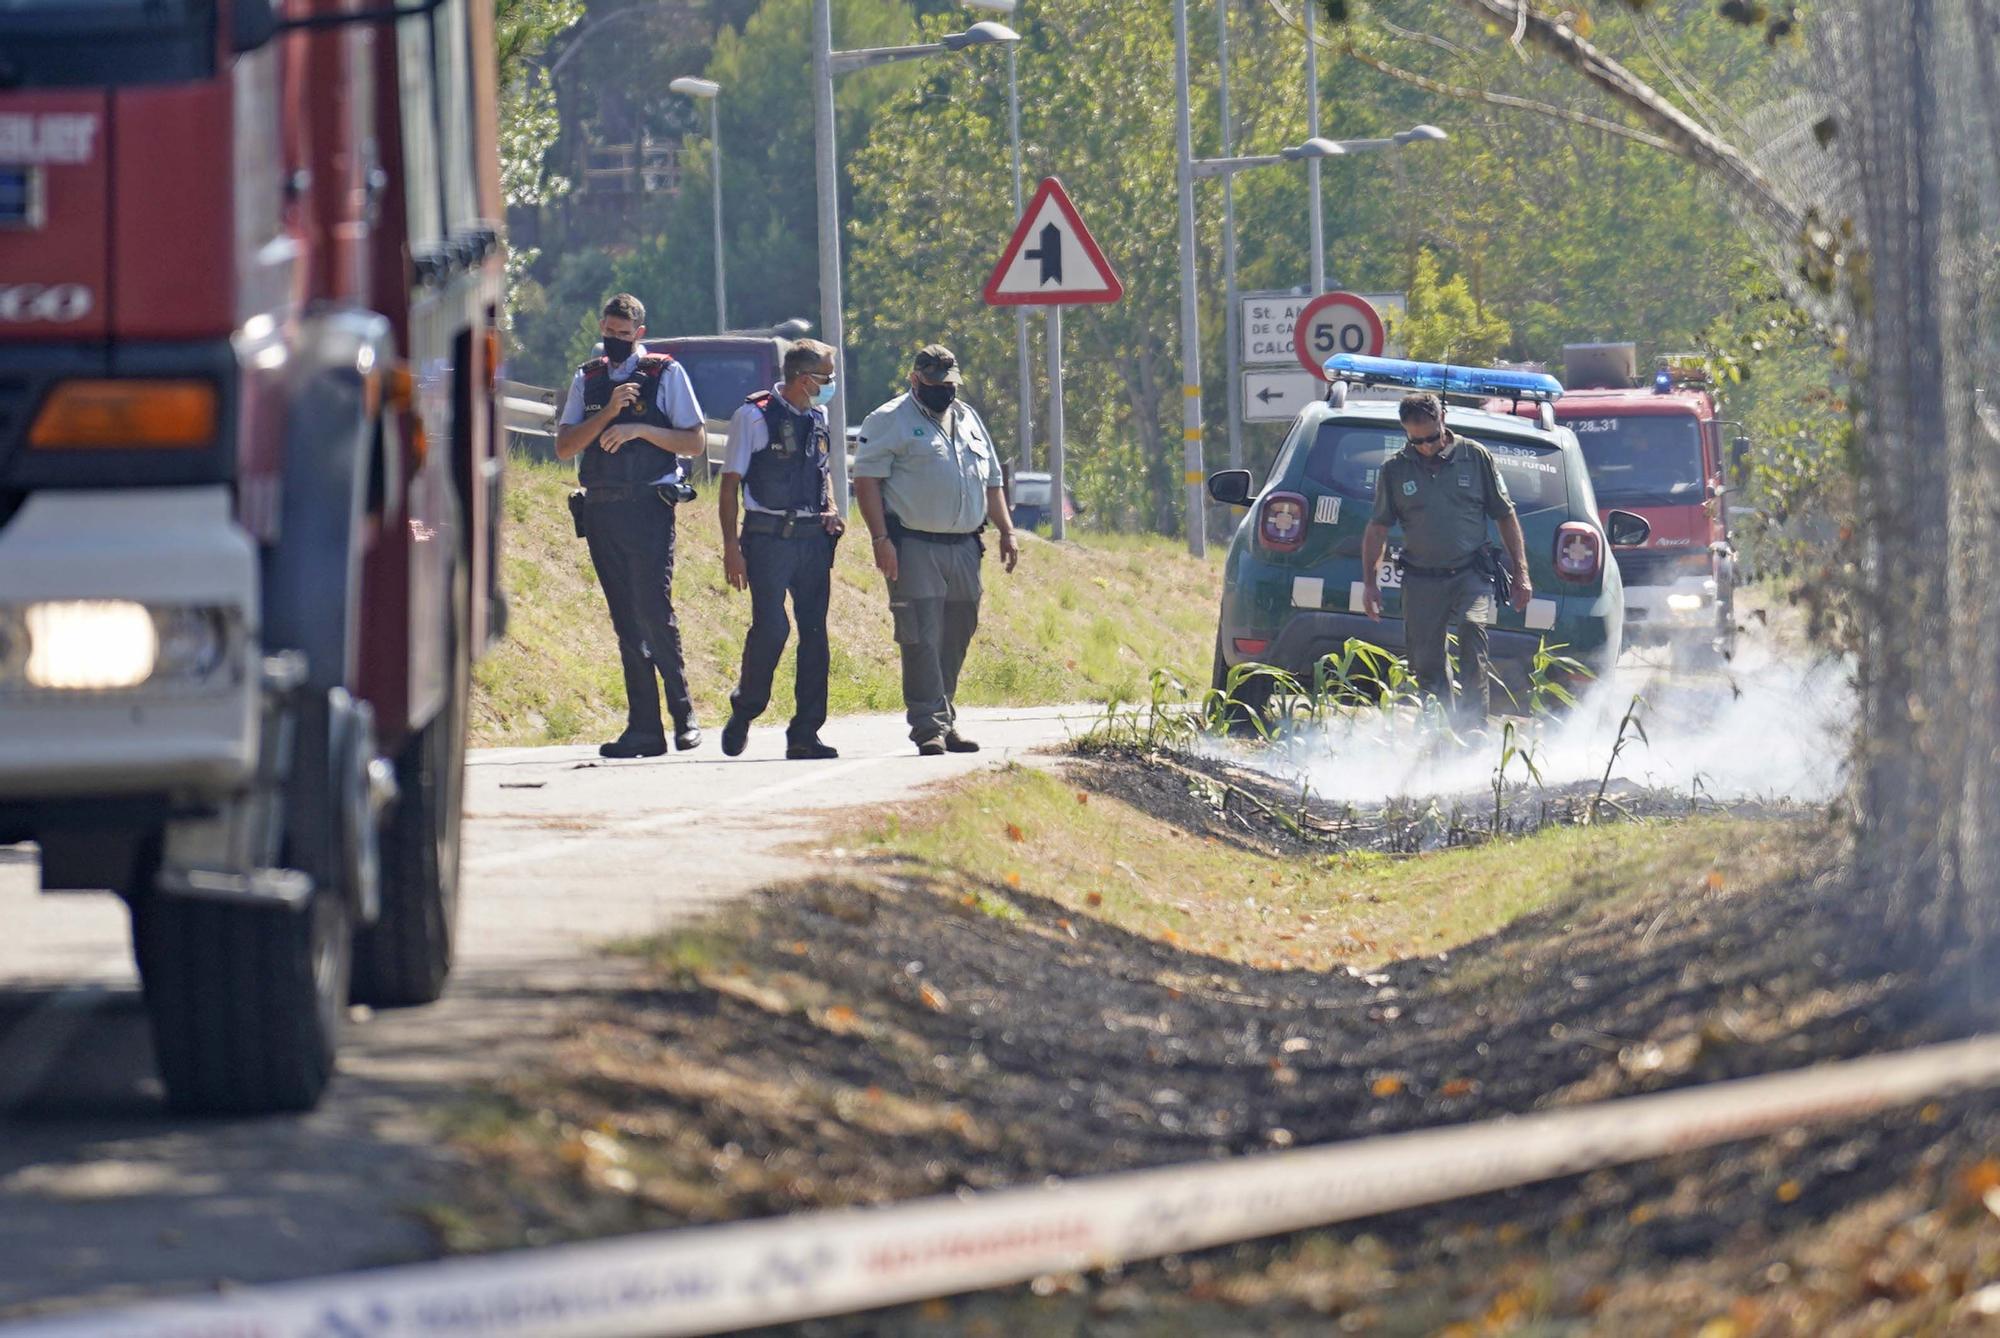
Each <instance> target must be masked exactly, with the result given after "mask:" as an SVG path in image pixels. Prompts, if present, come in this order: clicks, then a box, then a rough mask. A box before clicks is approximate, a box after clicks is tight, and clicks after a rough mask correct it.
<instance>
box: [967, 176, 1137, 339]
mask: <svg viewBox="0 0 2000 1338" xmlns="http://www.w3.org/2000/svg"><path fill="white" fill-rule="evenodd" d="M1123 296H1125V285H1124V284H1122V283H1120V282H1119V281H1118V276H1117V275H1116V274H1113V273H1112V272H1111V264H1110V262H1109V261H1107V260H1106V259H1105V258H1104V252H1102V251H1100V250H1098V249H1097V243H1096V242H1095V241H1094V240H1092V238H1091V235H1090V229H1088V228H1086V227H1084V226H1083V219H1082V218H1081V217H1080V216H1079V215H1078V214H1077V212H1076V206H1075V205H1073V204H1071V203H1070V202H1069V196H1068V195H1067V194H1065V193H1064V191H1063V188H1062V182H1060V181H1057V180H1056V179H1055V178H1054V177H1043V178H1042V184H1041V185H1040V187H1038V188H1037V189H1036V191H1035V197H1034V198H1033V199H1032V200H1029V201H1028V207H1027V208H1026V209H1024V210H1022V211H1021V221H1020V222H1019V223H1017V224H1015V225H1014V236H1013V237H1012V239H1011V240H1009V241H1008V243H1007V249H1006V250H1005V251H1004V252H1002V253H1001V255H1000V263H999V264H997V265H995V266H994V267H993V277H992V278H990V279H988V280H987V281H986V302H987V305H988V306H995V307H1016V306H1037V307H1054V306H1066V305H1068V304H1070V303H1077V302H1116V301H1117V300H1118V299H1119V298H1121V297H1123Z"/></svg>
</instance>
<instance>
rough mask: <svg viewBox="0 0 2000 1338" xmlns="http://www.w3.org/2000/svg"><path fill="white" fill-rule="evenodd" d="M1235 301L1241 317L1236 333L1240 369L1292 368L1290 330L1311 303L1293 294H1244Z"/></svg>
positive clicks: (1237, 323) (1307, 298)
mask: <svg viewBox="0 0 2000 1338" xmlns="http://www.w3.org/2000/svg"><path fill="white" fill-rule="evenodd" d="M1237 301H1238V303H1239V305H1240V310H1241V313H1242V314H1241V315H1240V316H1239V318H1238V319H1237V322H1236V329H1237V331H1238V333H1239V334H1241V336H1242V338H1243V356H1242V359H1241V361H1242V363H1243V365H1244V366H1246V367H1260V366H1265V365H1268V364H1278V365H1284V366H1290V365H1292V363H1293V362H1294V359H1293V357H1292V327H1293V326H1294V325H1297V324H1298V321H1299V313H1300V312H1301V311H1304V310H1305V309H1306V303H1308V302H1310V301H1312V299H1311V298H1309V297H1305V296H1302V295H1300V294H1296V293H1245V294H1243V295H1242V296H1241V297H1239V298H1238V299H1237Z"/></svg>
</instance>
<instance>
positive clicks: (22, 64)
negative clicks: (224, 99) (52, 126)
mask: <svg viewBox="0 0 2000 1338" xmlns="http://www.w3.org/2000/svg"><path fill="white" fill-rule="evenodd" d="M214 72H215V4H214V2H213V0H0V88H78V87H90V86H105V85H122V84H160V83H176V82H183V81H186V80H191V79H203V78H207V77H209V76H211V75H212V74H214Z"/></svg>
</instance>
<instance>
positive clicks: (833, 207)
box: [813, 0, 1021, 515]
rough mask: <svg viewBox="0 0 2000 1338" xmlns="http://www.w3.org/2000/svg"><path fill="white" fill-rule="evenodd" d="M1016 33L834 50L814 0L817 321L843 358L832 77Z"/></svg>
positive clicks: (839, 501) (838, 482) (828, 21)
mask: <svg viewBox="0 0 2000 1338" xmlns="http://www.w3.org/2000/svg"><path fill="white" fill-rule="evenodd" d="M1020 40H1021V35H1020V34H1019V33H1017V32H1015V31H1014V30H1013V29H1012V28H1009V27H1008V26H1007V25H1006V24H1004V23H994V22H990V21H989V22H982V23H975V24H973V25H972V26H971V27H970V28H967V29H966V30H965V31H964V32H962V33H951V34H948V35H947V36H944V37H941V38H939V39H938V40H937V41H935V42H923V43H919V44H917V45H914V46H886V47H874V48H870V49H866V50H859V51H835V50H834V49H833V0H813V158H814V164H813V166H814V172H813V175H814V177H815V178H816V184H817V187H818V191H819V324H820V329H821V330H823V331H824V332H825V335H826V342H827V343H829V344H831V345H832V346H833V347H834V348H835V349H837V350H839V351H840V355H841V356H842V357H843V358H845V356H846V349H845V347H844V346H845V343H846V339H847V324H846V318H845V316H844V315H843V314H842V312H841V309H840V307H841V295H840V197H839V185H840V179H839V168H838V167H837V165H836V163H835V160H834V151H833V150H834V145H833V131H834V124H833V77H834V76H835V75H836V74H846V73H848V72H850V71H852V70H865V69H869V68H871V67H873V66H876V65H887V64H890V63H891V62H893V61H899V60H913V59H915V58H916V57H918V56H930V55H935V54H937V53H938V52H940V51H963V50H966V49H967V48H969V47H976V46H992V45H997V44H1001V43H1007V44H1011V43H1014V42H1018V41H1020ZM827 421H828V422H829V423H832V424H835V425H837V426H838V428H839V430H840V436H841V437H842V438H845V436H846V433H847V369H846V368H845V367H843V368H842V369H841V374H840V376H839V377H837V378H836V379H835V380H834V383H833V403H832V404H830V405H828V406H827ZM832 464H833V504H834V506H835V508H836V509H837V510H838V511H839V512H840V513H841V514H842V515H846V514H847V496H848V494H847V452H846V451H844V450H836V451H834V452H833V461H832Z"/></svg>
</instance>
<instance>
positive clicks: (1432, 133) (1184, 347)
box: [1174, 0, 1451, 557]
mask: <svg viewBox="0 0 2000 1338" xmlns="http://www.w3.org/2000/svg"><path fill="white" fill-rule="evenodd" d="M1174 4H1175V24H1176V26H1175V34H1176V38H1177V40H1178V41H1179V42H1181V43H1182V48H1181V49H1180V50H1178V51H1177V56H1178V57H1179V61H1178V74H1179V88H1178V90H1177V91H1178V95H1179V107H1178V109H1177V110H1178V112H1179V116H1180V121H1181V129H1182V130H1183V131H1188V130H1189V125H1188V116H1189V111H1188V101H1189V100H1188V85H1187V64H1186V60H1185V55H1186V52H1185V49H1184V48H1185V41H1186V31H1187V22H1186V15H1187V0H1174ZM1225 49H1226V48H1225ZM1450 138H1451V136H1449V135H1447V134H1446V133H1445V132H1444V131H1442V130H1440V129H1438V128H1437V127H1436V126H1434V125H1416V126H1411V127H1410V128H1409V129H1408V130H1400V131H1398V132H1396V133H1395V134H1393V135H1387V136H1384V137H1381V138H1377V139H1326V138H1324V137H1322V136H1320V135H1313V136H1311V137H1309V138H1308V139H1306V140H1304V141H1303V142H1301V143H1298V144H1294V145H1291V146H1289V147H1287V148H1283V149H1280V150H1279V151H1278V152H1276V153H1260V154H1248V155H1243V156H1239V157H1225V158H1196V157H1194V156H1193V155H1192V153H1191V152H1190V143H1191V135H1187V134H1184V135H1183V137H1182V139H1181V161H1180V163H1179V164H1178V166H1179V167H1180V169H1181V192H1182V194H1181V324H1182V326H1183V333H1182V338H1181V365H1182V369H1183V371H1182V379H1183V381H1184V383H1185V384H1184V385H1183V387H1182V396H1183V400H1184V402H1185V403H1186V405H1187V412H1186V419H1185V426H1184V429H1183V431H1184V435H1185V437H1186V440H1187V478H1188V479H1189V480H1190V482H1189V484H1188V506H1189V508H1190V510H1189V516H1188V551H1189V552H1191V553H1193V554H1194V555H1195V556H1197V557H1200V556H1201V555H1202V554H1203V553H1204V552H1205V551H1206V547H1207V536H1206V534H1205V533H1204V532H1203V529H1202V526H1201V519H1200V516H1199V514H1198V511H1199V508H1200V506H1201V496H1200V489H1199V480H1200V479H1201V475H1202V460H1201V349H1200V347H1199V341H1198V339H1196V338H1195V337H1194V332H1195V331H1196V329H1197V326H1196V322H1197V319H1198V315H1197V311H1196V303H1195V273H1194V183H1195V180H1196V179H1197V178H1204V177H1221V178H1222V179H1223V181H1224V183H1225V184H1227V183H1229V182H1231V181H1233V180H1234V178H1235V175H1236V173H1238V172H1241V171H1245V170H1247V169H1250V168H1257V167H1273V166H1276V165H1277V164H1279V163H1296V162H1303V163H1304V164H1306V167H1307V169H1308V170H1309V171H1312V172H1317V169H1318V167H1319V164H1320V163H1321V162H1323V161H1325V160H1326V159H1328V158H1345V157H1347V156H1349V155H1350V154H1354V153H1366V152H1370V151H1372V150H1376V149H1400V148H1402V147H1404V146H1405V145H1409V144H1421V143H1437V142H1440V141H1443V140H1447V139H1450ZM1398 161H1399V162H1400V159H1398ZM1222 244H1223V280H1224V286H1225V292H1224V294H1223V299H1222V300H1223V301H1224V302H1226V303H1227V304H1228V307H1227V309H1226V313H1225V314H1226V315H1231V316H1233V314H1234V313H1235V311H1236V306H1237V296H1236V226H1235V216H1234V212H1233V211H1231V212H1230V213H1228V214H1226V215H1225V217H1224V219H1223V240H1222ZM1318 258H1319V257H1318V255H1317V253H1315V259H1316V260H1317V259H1318ZM1324 281H1325V274H1324V272H1322V273H1320V274H1319V275H1317V276H1316V277H1315V280H1314V288H1315V293H1314V295H1315V296H1317V289H1318V287H1319V285H1320V284H1322V283H1323V282H1324ZM1234 328H1235V321H1234V320H1226V321H1225V342H1226V343H1227V344H1228V347H1227V348H1226V349H1224V350H1223V359H1224V362H1225V364H1226V365H1227V368H1228V377H1229V383H1230V386H1231V387H1232V393H1231V394H1230V395H1229V452H1230V454H1229V459H1230V467H1231V468H1238V467H1240V466H1241V462H1242V454H1243V452H1242V444H1241V443H1242V426H1241V422H1240V419H1239V411H1240V405H1239V402H1238V396H1237V395H1236V394H1235V393H1233V388H1234V386H1235V385H1236V382H1237V379H1238V377H1239V376H1240V374H1241V368H1240V367H1239V365H1238V360H1239V358H1240V357H1241V355H1242V350H1241V349H1239V348H1238V347H1237V346H1236V341H1235V339H1234V338H1233V337H1232V336H1233V332H1234Z"/></svg>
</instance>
